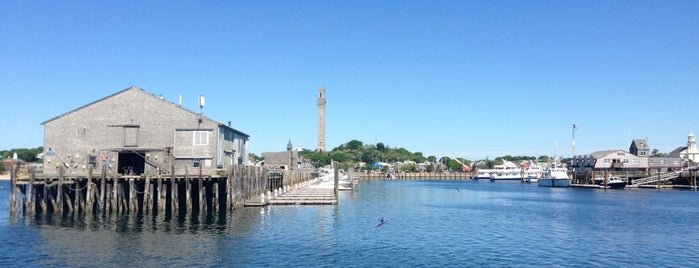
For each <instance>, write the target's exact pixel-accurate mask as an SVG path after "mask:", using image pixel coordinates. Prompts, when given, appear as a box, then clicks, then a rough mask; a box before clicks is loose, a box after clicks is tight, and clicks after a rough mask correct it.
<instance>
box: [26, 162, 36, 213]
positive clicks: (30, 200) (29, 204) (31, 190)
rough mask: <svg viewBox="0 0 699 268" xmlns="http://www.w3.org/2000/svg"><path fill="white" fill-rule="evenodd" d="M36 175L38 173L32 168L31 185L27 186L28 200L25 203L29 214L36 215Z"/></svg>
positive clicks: (30, 173)
mask: <svg viewBox="0 0 699 268" xmlns="http://www.w3.org/2000/svg"><path fill="white" fill-rule="evenodd" d="M35 173H36V172H35V170H34V168H33V167H32V168H31V170H30V172H29V185H28V186H27V200H26V202H25V206H26V211H27V212H29V213H34V208H35V204H34V200H36V197H35V196H36V194H35V193H34V191H36V190H35V189H34V180H35V178H36V177H35V176H36V174H35Z"/></svg>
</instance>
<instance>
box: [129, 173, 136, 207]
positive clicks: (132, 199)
mask: <svg viewBox="0 0 699 268" xmlns="http://www.w3.org/2000/svg"><path fill="white" fill-rule="evenodd" d="M134 180H135V179H134V178H130V179H129V210H130V211H132V212H135V211H136V209H137V207H138V206H137V203H138V201H137V200H138V199H137V198H136V185H135V182H134Z"/></svg>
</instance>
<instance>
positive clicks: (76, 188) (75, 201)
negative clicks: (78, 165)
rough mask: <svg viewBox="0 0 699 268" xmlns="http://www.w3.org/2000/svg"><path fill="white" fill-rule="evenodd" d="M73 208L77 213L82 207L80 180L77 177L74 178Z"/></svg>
mask: <svg viewBox="0 0 699 268" xmlns="http://www.w3.org/2000/svg"><path fill="white" fill-rule="evenodd" d="M66 200H68V199H66ZM73 208H74V209H75V212H76V213H77V212H78V210H79V208H80V181H76V180H75V179H73Z"/></svg>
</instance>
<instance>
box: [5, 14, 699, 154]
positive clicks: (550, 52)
mask: <svg viewBox="0 0 699 268" xmlns="http://www.w3.org/2000/svg"><path fill="white" fill-rule="evenodd" d="M697 14H699V1H374V0H372V1H221V2H218V1H205V2H198V1H17V0H9V1H0V65H2V68H0V81H1V82H0V91H1V92H2V93H1V94H2V98H1V99H0V136H1V137H2V138H1V139H0V150H4V149H12V148H27V147H36V146H41V145H42V143H43V127H42V126H41V125H40V124H41V123H42V122H44V121H46V120H48V119H51V118H53V117H55V116H57V115H60V114H62V113H64V112H67V111H69V110H72V109H74V108H77V107H79V106H82V105H84V104H87V103H89V102H92V101H94V100H97V99H100V98H102V97H105V96H108V95H110V94H113V93H115V92H117V91H119V90H122V89H124V88H127V87H129V86H131V85H134V86H137V87H140V88H143V89H145V90H146V91H148V92H151V93H153V94H155V95H162V96H163V97H164V98H166V99H168V100H171V101H173V102H177V101H178V97H179V96H180V95H182V97H183V102H184V103H183V105H184V106H185V107H187V108H190V109H192V110H194V111H198V106H197V97H198V96H199V95H204V96H206V102H207V105H206V107H205V108H204V113H205V114H206V115H207V116H209V117H211V118H213V119H215V120H217V121H220V122H227V121H232V124H233V127H234V128H236V129H238V130H240V131H243V132H245V133H247V134H250V135H251V138H250V150H251V152H253V153H255V154H258V155H259V154H260V153H261V152H265V151H281V150H285V148H286V144H287V142H288V140H289V139H291V141H292V142H293V144H294V146H300V147H303V148H310V149H315V148H316V143H317V140H316V137H317V119H316V116H317V107H316V98H317V90H318V87H320V86H324V87H325V88H326V91H327V110H326V117H327V121H326V125H327V130H326V132H327V133H326V138H327V139H326V143H327V147H328V149H332V148H334V147H337V146H339V145H340V144H342V143H345V142H348V141H350V140H353V139H356V140H360V141H362V142H364V143H369V144H375V143H377V142H383V143H384V144H386V145H388V146H390V147H404V148H406V149H408V150H410V151H413V152H422V153H423V154H424V155H425V156H429V155H434V156H437V157H441V156H450V157H455V156H458V157H466V158H469V159H481V158H484V157H486V156H488V157H490V158H493V157H496V156H502V155H508V154H509V155H534V156H539V155H553V153H554V149H555V146H554V144H556V143H557V144H558V154H559V155H563V156H570V155H571V153H572V146H571V138H572V137H571V136H572V124H577V125H578V126H579V128H578V129H577V130H576V132H575V136H576V143H577V147H576V152H577V153H591V152H593V151H596V150H606V149H628V146H629V143H628V140H629V138H631V139H633V138H648V142H649V145H650V146H651V148H657V149H659V150H660V151H661V152H669V151H671V150H673V149H675V148H676V147H679V146H683V145H686V142H687V135H688V134H689V132H695V133H696V132H699V106H698V105H697V100H698V98H697V95H698V94H697V93H696V92H698V89H699V16H697Z"/></svg>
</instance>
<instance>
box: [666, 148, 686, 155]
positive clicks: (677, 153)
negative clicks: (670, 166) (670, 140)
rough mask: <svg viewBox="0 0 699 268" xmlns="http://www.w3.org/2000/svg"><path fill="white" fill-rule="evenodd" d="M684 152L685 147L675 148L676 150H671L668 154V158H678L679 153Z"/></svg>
mask: <svg viewBox="0 0 699 268" xmlns="http://www.w3.org/2000/svg"><path fill="white" fill-rule="evenodd" d="M684 150H687V146H683V147H677V149H675V150H672V152H670V153H669V154H668V155H670V156H679V155H680V152H682V151H684Z"/></svg>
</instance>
